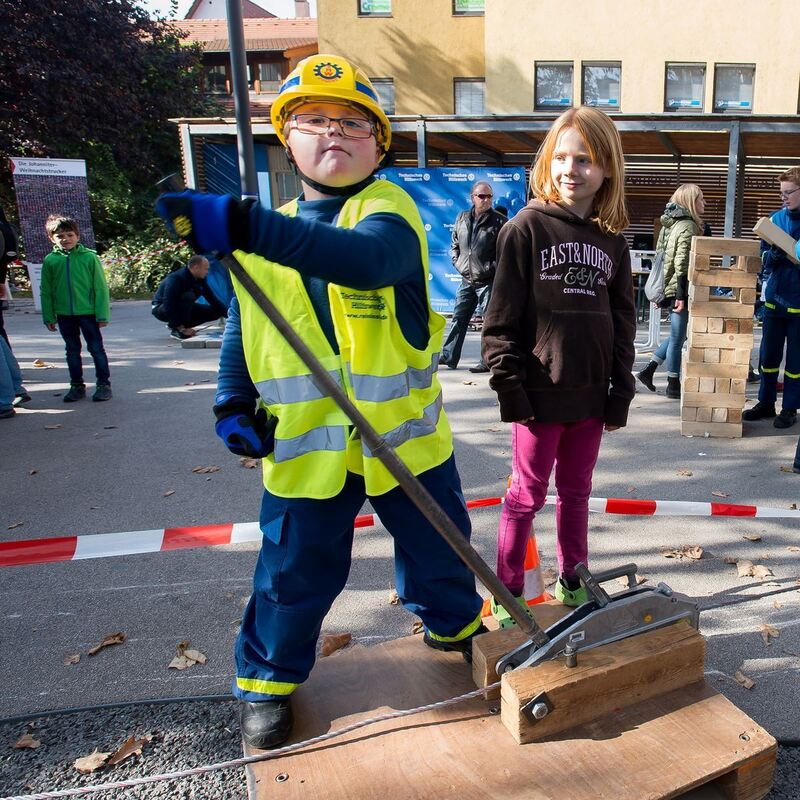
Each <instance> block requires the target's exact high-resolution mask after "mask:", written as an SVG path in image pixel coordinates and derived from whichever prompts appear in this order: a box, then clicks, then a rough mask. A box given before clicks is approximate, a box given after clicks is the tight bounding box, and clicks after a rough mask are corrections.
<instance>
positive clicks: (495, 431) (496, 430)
mask: <svg viewBox="0 0 800 800" xmlns="http://www.w3.org/2000/svg"><path fill="white" fill-rule="evenodd" d="M486 430H487V431H491V432H492V433H499V432H500V431H501V430H503V429H502V428H487V429H486Z"/></svg>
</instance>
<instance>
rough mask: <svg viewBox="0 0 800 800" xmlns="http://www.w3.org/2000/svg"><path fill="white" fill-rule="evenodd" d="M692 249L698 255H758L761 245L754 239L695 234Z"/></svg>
mask: <svg viewBox="0 0 800 800" xmlns="http://www.w3.org/2000/svg"><path fill="white" fill-rule="evenodd" d="M692 250H694V252H695V253H696V254H697V255H701V254H702V255H709V256H757V255H758V254H759V250H760V245H759V243H758V242H757V241H755V240H753V239H725V238H723V237H721V236H695V237H694V238H693V239H692Z"/></svg>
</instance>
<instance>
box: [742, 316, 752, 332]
mask: <svg viewBox="0 0 800 800" xmlns="http://www.w3.org/2000/svg"><path fill="white" fill-rule="evenodd" d="M752 332H753V320H752V319H740V320H739V333H752Z"/></svg>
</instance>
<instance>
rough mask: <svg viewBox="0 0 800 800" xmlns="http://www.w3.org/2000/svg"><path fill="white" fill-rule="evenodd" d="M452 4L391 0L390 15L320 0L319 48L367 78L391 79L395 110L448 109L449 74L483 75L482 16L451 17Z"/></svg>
mask: <svg viewBox="0 0 800 800" xmlns="http://www.w3.org/2000/svg"><path fill="white" fill-rule="evenodd" d="M494 2H496V0H489V2H488V3H487V5H491V4H492V3H494ZM452 7H453V6H452V0H394V1H393V4H392V12H393V15H392V17H390V18H385V17H359V16H358V15H357V10H358V2H357V0H319V2H318V5H317V14H318V16H319V52H320V53H337V54H339V55H343V56H345V57H346V58H349V59H352V60H353V61H355V62H356V63H357V64H359V65H360V66H362V67H363V68H364V70H365V71H366V72H367V74H368V75H369V76H370V77H375V78H394V83H395V113H397V114H452V113H453V78H478V77H483V74H484V58H483V36H484V25H483V17H454V16H453V14H452Z"/></svg>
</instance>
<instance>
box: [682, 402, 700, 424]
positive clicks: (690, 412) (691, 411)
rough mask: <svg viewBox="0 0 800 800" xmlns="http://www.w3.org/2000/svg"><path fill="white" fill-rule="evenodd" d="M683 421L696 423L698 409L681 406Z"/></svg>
mask: <svg viewBox="0 0 800 800" xmlns="http://www.w3.org/2000/svg"><path fill="white" fill-rule="evenodd" d="M681 419H682V420H683V421H684V422H694V421H695V420H696V419H697V409H696V408H695V407H694V406H684V405H681Z"/></svg>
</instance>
